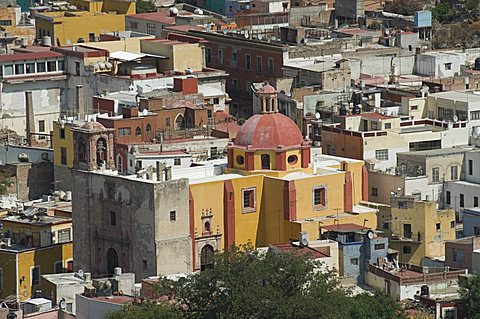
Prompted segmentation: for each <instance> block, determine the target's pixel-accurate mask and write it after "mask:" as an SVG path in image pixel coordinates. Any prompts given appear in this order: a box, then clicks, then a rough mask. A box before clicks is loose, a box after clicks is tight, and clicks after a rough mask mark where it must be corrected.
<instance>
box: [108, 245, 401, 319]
mask: <svg viewBox="0 0 480 319" xmlns="http://www.w3.org/2000/svg"><path fill="white" fill-rule="evenodd" d="M211 263H212V267H211V268H209V269H206V270H205V271H202V272H199V273H195V274H192V275H189V276H187V277H186V278H183V279H180V280H178V281H176V282H174V281H169V280H166V279H162V280H160V281H159V284H158V292H160V293H162V294H164V295H170V296H172V299H173V300H172V301H171V302H170V303H169V305H170V306H168V307H165V305H161V306H159V307H162V311H164V313H162V315H163V316H164V317H158V318H187V319H188V318H195V319H203V318H211V319H215V318H227V319H228V318H232V319H233V318H252V319H253V318H260V319H261V318H279V319H280V318H281V319H284V318H285V319H288V318H321V319H323V318H325V319H330V318H331V319H342V318H345V319H347V318H348V319H350V318H353V319H367V318H368V319H383V318H385V319H387V318H388V319H403V318H406V316H405V313H404V312H403V310H402V308H401V306H400V304H399V303H398V302H397V301H396V300H394V299H392V298H391V297H389V296H387V295H385V294H383V293H381V292H377V293H376V294H375V295H374V296H372V295H369V294H362V295H357V296H355V297H352V296H350V294H349V292H348V291H346V290H345V289H343V288H342V287H341V286H340V285H339V282H338V280H337V277H336V276H335V275H334V274H333V273H332V272H330V271H319V266H320V265H319V263H318V262H317V261H315V260H314V259H312V258H308V257H304V256H298V255H296V254H293V253H266V254H260V253H259V252H257V251H255V250H253V249H251V248H250V247H246V248H245V247H241V248H233V249H231V250H229V251H227V252H224V253H218V254H215V255H214V256H213V257H212V260H211ZM135 311H138V318H150V317H151V315H149V314H145V315H144V314H143V313H140V311H148V312H149V313H153V311H156V309H155V306H152V305H148V307H145V306H143V305H140V306H134V307H130V308H127V309H126V310H123V311H121V312H119V313H114V314H112V315H111V316H110V317H108V319H129V318H133V317H131V315H132V313H135ZM135 314H136V313H135ZM175 315H178V316H180V317H168V316H175Z"/></svg>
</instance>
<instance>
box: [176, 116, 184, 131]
mask: <svg viewBox="0 0 480 319" xmlns="http://www.w3.org/2000/svg"><path fill="white" fill-rule="evenodd" d="M184 128H185V118H184V117H183V115H182V114H178V116H177V118H176V119H175V129H176V130H182V129H184Z"/></svg>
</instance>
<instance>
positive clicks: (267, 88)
mask: <svg viewBox="0 0 480 319" xmlns="http://www.w3.org/2000/svg"><path fill="white" fill-rule="evenodd" d="M258 93H263V94H275V93H277V90H275V88H274V87H273V86H271V85H270V84H268V83H265V85H264V86H262V87H261V88H260V89H259V90H258Z"/></svg>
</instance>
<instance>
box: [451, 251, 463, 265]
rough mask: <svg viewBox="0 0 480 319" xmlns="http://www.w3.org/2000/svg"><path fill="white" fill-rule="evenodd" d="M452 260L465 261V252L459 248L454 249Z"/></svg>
mask: <svg viewBox="0 0 480 319" xmlns="http://www.w3.org/2000/svg"><path fill="white" fill-rule="evenodd" d="M452 260H453V261H456V262H459V263H461V262H463V261H464V260H465V253H464V252H463V251H462V250H459V249H455V248H454V249H452Z"/></svg>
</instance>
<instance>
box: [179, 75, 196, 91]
mask: <svg viewBox="0 0 480 319" xmlns="http://www.w3.org/2000/svg"><path fill="white" fill-rule="evenodd" d="M173 92H183V95H188V94H198V79H197V78H196V77H193V76H189V77H186V78H174V79H173Z"/></svg>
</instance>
